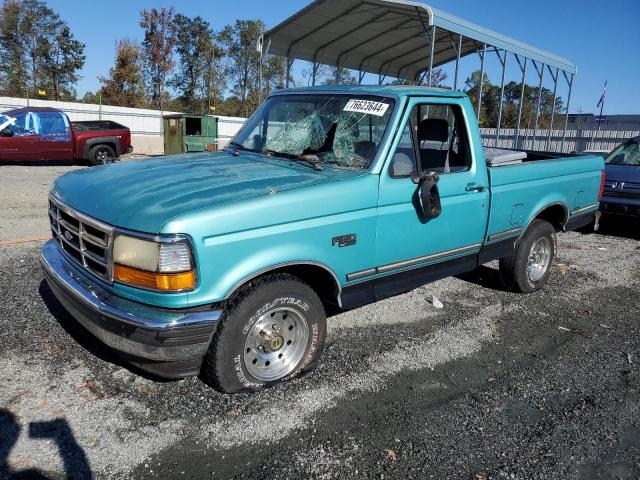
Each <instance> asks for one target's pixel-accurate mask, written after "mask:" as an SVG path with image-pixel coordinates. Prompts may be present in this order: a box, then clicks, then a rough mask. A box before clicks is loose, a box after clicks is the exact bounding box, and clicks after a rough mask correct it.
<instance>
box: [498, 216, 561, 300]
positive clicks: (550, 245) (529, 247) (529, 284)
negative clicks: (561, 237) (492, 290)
mask: <svg viewBox="0 0 640 480" xmlns="http://www.w3.org/2000/svg"><path fill="white" fill-rule="evenodd" d="M555 245H556V242H555V230H554V228H553V226H552V225H551V224H550V223H549V222H546V221H544V220H534V221H533V222H532V223H531V225H530V226H529V228H528V229H527V231H526V232H525V234H524V236H523V237H522V238H521V239H520V241H519V242H518V246H517V248H516V249H515V251H514V252H512V253H511V254H510V255H509V256H507V257H504V258H501V259H500V280H502V284H503V285H504V286H505V287H506V288H508V289H509V290H513V291H517V292H522V293H530V292H535V291H536V290H539V289H540V288H542V287H543V286H544V285H545V284H546V283H547V280H548V279H549V275H550V273H551V264H552V263H553V257H554V255H555Z"/></svg>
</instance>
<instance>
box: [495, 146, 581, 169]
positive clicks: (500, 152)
mask: <svg viewBox="0 0 640 480" xmlns="http://www.w3.org/2000/svg"><path fill="white" fill-rule="evenodd" d="M575 156H577V155H574V154H563V153H550V152H539V151H535V150H516V149H511V148H495V147H484V157H485V160H486V162H487V166H488V167H504V166H508V165H516V164H520V163H523V162H536V161H540V160H554V159H559V158H572V157H575Z"/></svg>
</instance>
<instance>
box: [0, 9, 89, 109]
mask: <svg viewBox="0 0 640 480" xmlns="http://www.w3.org/2000/svg"><path fill="white" fill-rule="evenodd" d="M84 61H85V57H84V44H82V43H81V42H79V41H77V40H76V39H75V38H74V37H73V34H72V33H71V30H70V29H69V26H68V25H67V24H66V23H65V22H64V21H63V20H61V19H60V17H59V16H58V14H57V13H55V12H54V11H53V10H52V9H50V8H49V7H48V6H47V5H46V3H45V2H44V1H41V0H22V1H18V0H5V2H4V3H3V4H2V6H1V7H0V81H1V84H0V89H1V91H2V92H3V93H4V94H6V95H14V96H24V95H29V96H31V97H33V96H39V97H40V98H43V97H44V98H52V99H54V100H61V99H66V98H73V97H75V91H74V89H73V85H74V84H75V83H76V82H77V81H78V78H79V77H78V71H79V70H80V69H82V67H83V65H84ZM42 91H45V92H46V94H44V95H39V92H42Z"/></svg>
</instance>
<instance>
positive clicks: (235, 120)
mask: <svg viewBox="0 0 640 480" xmlns="http://www.w3.org/2000/svg"><path fill="white" fill-rule="evenodd" d="M22 107H51V108H57V109H58V110H62V111H63V112H65V113H66V114H67V115H68V116H69V118H70V119H71V121H72V122H76V121H85V120H112V121H114V122H117V123H121V124H122V125H125V126H126V127H128V128H129V130H131V137H132V138H131V143H132V144H133V149H134V152H135V153H140V154H145V155H162V154H163V153H164V142H163V139H162V136H161V129H162V115H161V112H160V110H149V109H144V108H128V107H114V106H111V105H96V104H90V103H78V102H55V101H52V100H39V99H26V98H15V97H0V113H1V112H4V111H7V110H12V109H14V108H22ZM163 113H164V114H165V115H167V114H179V113H181V112H163ZM244 121H245V119H244V118H239V117H223V116H218V135H219V143H220V145H219V148H222V147H224V146H225V145H226V144H227V143H228V142H229V141H230V140H231V138H232V137H233V136H234V135H235V134H236V132H237V131H238V130H239V129H240V127H241V126H242V125H243V124H244Z"/></svg>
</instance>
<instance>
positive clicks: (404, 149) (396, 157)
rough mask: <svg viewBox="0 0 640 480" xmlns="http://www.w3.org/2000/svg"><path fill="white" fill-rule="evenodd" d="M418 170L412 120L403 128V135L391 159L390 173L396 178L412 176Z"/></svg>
mask: <svg viewBox="0 0 640 480" xmlns="http://www.w3.org/2000/svg"><path fill="white" fill-rule="evenodd" d="M416 172H417V162H416V149H415V148H414V146H413V138H412V134H411V122H407V124H406V125H405V126H404V129H403V130H402V137H400V141H399V142H398V146H397V147H396V151H395V153H394V154H393V158H392V159H391V169H390V171H389V174H390V175H391V176H392V177H394V178H402V177H411V176H414V175H415V174H416Z"/></svg>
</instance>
